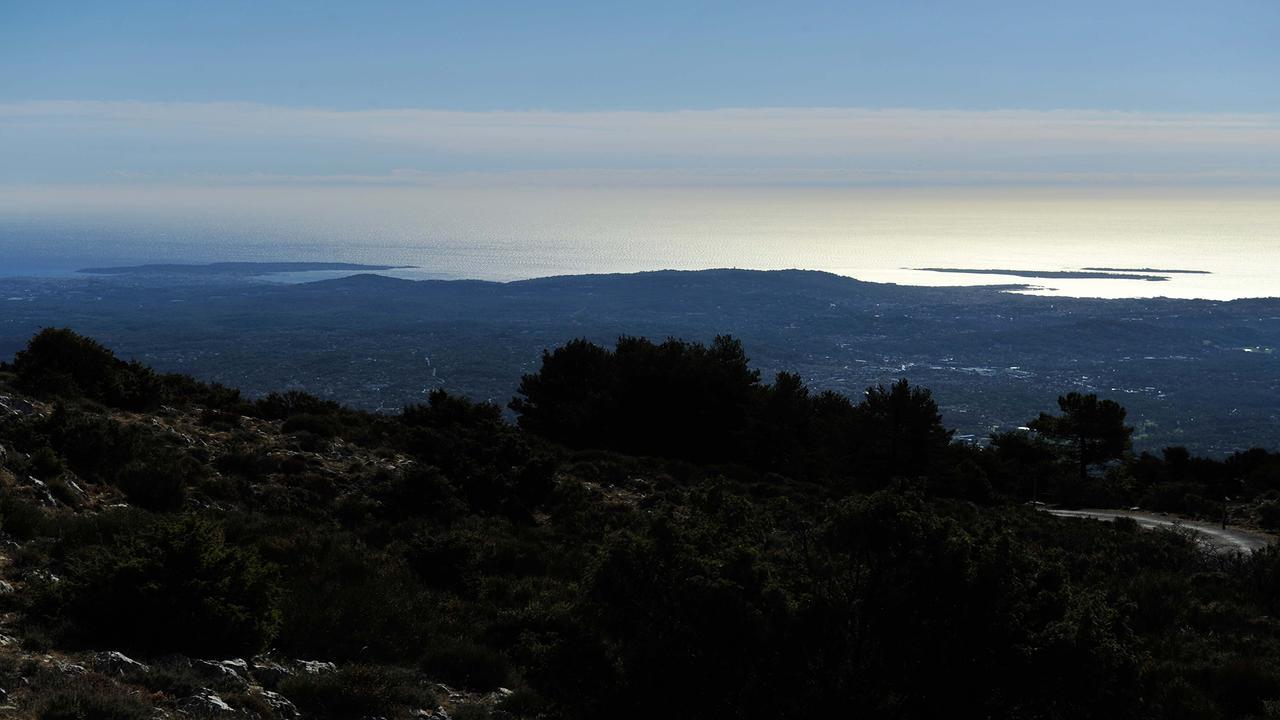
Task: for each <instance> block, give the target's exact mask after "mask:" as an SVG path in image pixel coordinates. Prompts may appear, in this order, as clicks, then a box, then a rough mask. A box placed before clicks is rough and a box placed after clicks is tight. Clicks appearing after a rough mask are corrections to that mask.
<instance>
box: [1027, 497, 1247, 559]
mask: <svg viewBox="0 0 1280 720" xmlns="http://www.w3.org/2000/svg"><path fill="white" fill-rule="evenodd" d="M1040 509H1041V510H1043V511H1044V512H1047V513H1049V514H1051V515H1057V516H1058V517H1078V518H1091V519H1093V520H1115V519H1116V518H1121V517H1127V518H1133V520H1134V521H1136V522H1137V523H1138V525H1139V526H1141V527H1144V528H1174V529H1184V530H1193V531H1195V532H1197V533H1199V534H1200V535H1201V538H1202V539H1203V540H1204V541H1205V542H1206V543H1208V544H1210V545H1212V546H1213V547H1216V548H1221V549H1224V550H1240V551H1242V552H1247V553H1251V552H1253V551H1254V550H1260V549H1262V548H1264V547H1266V546H1267V545H1268V544H1270V543H1271V541H1272V538H1271V537H1268V536H1266V535H1263V534H1261V533H1256V532H1252V531H1249V530H1244V529H1242V528H1237V527H1232V526H1230V525H1228V526H1227V528H1226V529H1225V530H1224V529H1223V528H1222V526H1221V525H1214V524H1213V523H1204V522H1196V521H1195V520H1182V519H1179V518H1171V517H1165V516H1163V515H1153V514H1151V513H1144V512H1135V511H1130V510H1059V509H1057V508H1040Z"/></svg>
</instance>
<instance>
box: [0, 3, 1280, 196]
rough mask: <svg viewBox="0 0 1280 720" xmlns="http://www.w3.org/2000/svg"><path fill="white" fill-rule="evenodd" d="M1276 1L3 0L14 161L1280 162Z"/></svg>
mask: <svg viewBox="0 0 1280 720" xmlns="http://www.w3.org/2000/svg"><path fill="white" fill-rule="evenodd" d="M1277 38H1280V2H1277V1H1276V0H1257V1H1253V0H1220V1H1218V2H1207V1H1204V0H1200V1H1198V2H1181V1H1178V0H1161V1H1159V2H1155V1H1152V2H1148V1H1146V0H1124V1H1117V0H1107V1H1105V2H1100V1H1097V0H1083V1H1076V2H1058V3H1044V2H1026V1H1025V0H1018V1H1005V0H1001V1H986V2H984V1H982V0H973V1H970V2H955V1H954V0H938V1H936V2H934V1H925V0H904V1H898V2H875V3H872V2H848V1H847V0H846V1H844V2H786V3H783V2H769V3H755V2H744V1H742V0H736V1H735V2H725V3H718V2H691V1H689V0H683V1H681V2H654V1H652V0H649V1H646V2H625V3H622V2H617V3H615V2H592V3H583V2H555V1H551V0H548V1H546V2H527V1H521V2H448V3H447V2H438V1H433V0H420V1H417V2H402V3H373V2H369V3H365V2H342V3H325V2H305V3H304V2H296V3H292V2H261V1H258V2H216V3H185V2H173V1H172V0H166V1H164V2H129V1H127V0H120V1H118V2H109V3H106V2H84V3H76V2H65V3H64V2H56V3H55V2H47V1H44V0H41V1H38V2H15V1H13V0H0V183H2V184H4V185H7V186H9V187H10V188H12V187H14V186H26V187H32V186H56V185H63V184H76V185H120V184H130V183H133V184H139V183H142V184H146V183H171V182H181V183H192V184H233V185H234V184H262V183H270V184H301V185H307V184H315V183H331V184H332V183H337V184H343V183H358V184H369V183H394V184H423V183H426V184H430V183H439V182H448V183H463V184H465V183H468V182H476V183H488V182H515V183H538V184H555V183H586V184H594V183H600V182H607V183H616V184H630V183H643V184H647V185H680V184H686V183H694V184H712V185H715V184H729V185H739V184H751V185H770V184H790V185H794V184H824V185H825V184H837V185H839V184H854V185H863V184H867V185H891V186H892V185H903V184H906V185H914V184H945V185H951V184H965V185H975V184H976V185H983V184H997V185H999V184H1010V183H1013V184H1024V183H1048V184H1054V183H1067V184H1073V185H1081V184H1083V185H1157V186H1167V185H1198V184H1223V183H1228V184H1231V183H1243V184H1251V185H1262V186H1275V185H1277V184H1280V41H1277Z"/></svg>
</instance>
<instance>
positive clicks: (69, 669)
mask: <svg viewBox="0 0 1280 720" xmlns="http://www.w3.org/2000/svg"><path fill="white" fill-rule="evenodd" d="M53 664H54V666H56V667H57V668H58V672H60V673H62V674H63V675H84V674H85V673H87V672H89V670H88V668H86V667H85V666H83V665H77V664H76V663H70V662H63V661H61V660H55V661H54V663H53Z"/></svg>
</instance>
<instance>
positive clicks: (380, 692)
mask: <svg viewBox="0 0 1280 720" xmlns="http://www.w3.org/2000/svg"><path fill="white" fill-rule="evenodd" d="M280 692H281V694H283V695H284V696H285V697H287V698H289V699H290V700H292V701H293V702H294V704H296V705H297V706H298V708H299V709H300V710H302V711H303V712H304V713H306V714H307V716H308V717H315V718H321V719H324V720H328V719H330V718H331V719H332V720H348V719H349V718H359V717H397V718H398V717H408V716H409V715H410V713H412V712H413V711H414V710H434V709H435V707H436V704H437V698H436V696H435V693H433V692H432V691H431V689H430V688H429V687H428V685H427V681H426V679H425V678H422V677H421V676H419V675H418V674H416V673H414V672H411V671H407V670H402V669H398V668H389V667H382V666H377V665H348V666H345V667H341V668H339V669H338V670H336V671H334V672H329V673H322V674H300V675H294V676H292V677H289V678H286V679H285V680H284V681H283V682H282V683H281V684H280Z"/></svg>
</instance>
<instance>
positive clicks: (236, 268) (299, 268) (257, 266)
mask: <svg viewBox="0 0 1280 720" xmlns="http://www.w3.org/2000/svg"><path fill="white" fill-rule="evenodd" d="M409 267H412V266H409V265H361V264H359V263H334V262H219V263H209V264H206V265H197V264H189V265H188V264H163V263H161V264H154V265H123V266H118V267H98V268H84V269H81V270H77V271H76V272H78V273H85V274H87V275H244V276H252V275H270V274H272V273H290V272H313V271H316V272H318V271H333V270H339V271H345V270H351V271H359V272H371V271H375V270H403V269H406V268H409Z"/></svg>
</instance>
